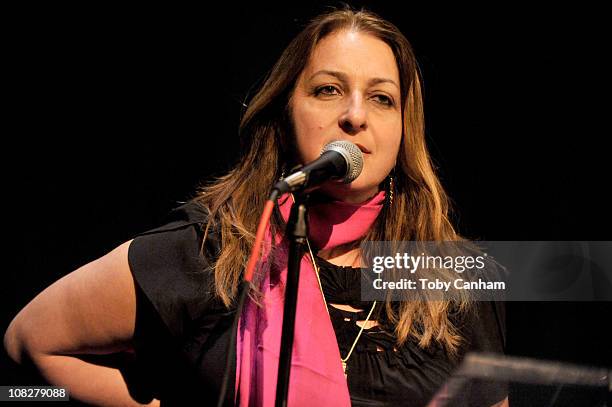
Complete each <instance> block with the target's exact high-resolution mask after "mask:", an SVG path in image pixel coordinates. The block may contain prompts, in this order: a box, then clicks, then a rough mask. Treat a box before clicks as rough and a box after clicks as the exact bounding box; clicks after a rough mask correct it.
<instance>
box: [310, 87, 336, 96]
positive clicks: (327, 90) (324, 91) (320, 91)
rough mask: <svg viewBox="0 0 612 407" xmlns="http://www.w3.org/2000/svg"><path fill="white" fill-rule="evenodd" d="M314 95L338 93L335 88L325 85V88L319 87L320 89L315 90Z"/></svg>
mask: <svg viewBox="0 0 612 407" xmlns="http://www.w3.org/2000/svg"><path fill="white" fill-rule="evenodd" d="M315 94H316V95H317V96H318V95H338V94H340V92H339V91H338V89H336V87H335V86H331V85H327V86H321V87H320V88H317V90H316V91H315Z"/></svg>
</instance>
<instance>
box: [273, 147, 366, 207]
mask: <svg viewBox="0 0 612 407" xmlns="http://www.w3.org/2000/svg"><path fill="white" fill-rule="evenodd" d="M362 169H363V154H362V153H361V150H360V149H359V147H357V146H356V145H355V144H353V143H351V142H350V141H341V140H338V141H332V142H330V143H328V144H327V145H326V146H325V147H323V150H321V155H320V156H319V158H317V159H316V160H314V161H312V162H311V163H309V164H306V165H304V166H302V167H301V168H299V169H298V170H297V171H295V172H293V173H292V174H291V175H289V176H287V177H286V178H285V179H283V180H281V181H278V182H277V183H276V184H274V188H273V190H276V191H277V193H278V195H277V196H280V195H282V194H284V193H285V192H294V191H297V190H301V189H304V190H306V189H310V190H312V189H315V188H317V187H319V186H320V185H321V184H323V183H324V182H325V181H328V180H338V179H342V182H343V183H345V184H349V183H351V182H353V181H354V180H355V179H356V178H357V177H358V176H359V174H361V170H362Z"/></svg>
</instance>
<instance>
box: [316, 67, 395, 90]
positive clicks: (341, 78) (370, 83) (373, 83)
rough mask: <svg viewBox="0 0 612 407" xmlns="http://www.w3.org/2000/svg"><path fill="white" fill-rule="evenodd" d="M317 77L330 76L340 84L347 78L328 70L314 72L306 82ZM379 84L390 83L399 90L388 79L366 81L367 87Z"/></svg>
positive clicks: (344, 75) (341, 73)
mask: <svg viewBox="0 0 612 407" xmlns="http://www.w3.org/2000/svg"><path fill="white" fill-rule="evenodd" d="M317 75H331V76H335V77H336V78H338V79H339V80H340V81H341V82H345V83H346V82H348V76H347V75H346V74H345V73H344V72H339V71H330V70H328V69H322V70H320V71H317V72H315V73H314V74H313V75H312V76H311V77H310V78H309V79H308V80H309V81H310V80H312V79H313V78H314V77H315V76H317ZM379 83H390V84H392V85H395V86H396V87H397V88H398V89H399V88H400V87H399V85H398V84H397V83H395V81H394V80H392V79H388V78H372V79H370V80H369V81H368V85H369V86H373V85H377V84H379Z"/></svg>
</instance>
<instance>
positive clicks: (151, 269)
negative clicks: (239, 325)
mask: <svg viewBox="0 0 612 407" xmlns="http://www.w3.org/2000/svg"><path fill="white" fill-rule="evenodd" d="M205 222H206V212H205V210H204V209H203V208H200V207H199V206H198V205H196V204H192V203H190V204H186V205H183V206H181V207H179V208H177V209H176V210H174V211H173V212H172V213H171V215H170V218H169V219H168V222H167V223H166V224H165V225H164V226H162V227H160V228H157V229H153V230H150V231H147V232H145V233H142V234H140V235H138V236H137V237H136V238H135V239H134V240H133V242H132V243H131V245H130V249H129V255H128V259H129V264H130V268H131V271H132V274H133V276H134V280H135V282H136V297H137V307H136V327H135V333H134V349H135V359H136V365H135V366H136V368H135V372H136V373H133V374H132V375H133V376H135V377H137V380H133V381H128V386H129V388H130V391H131V392H132V395H133V396H134V397H135V398H136V399H137V400H139V401H142V402H145V401H147V400H150V399H151V398H153V397H155V398H158V399H160V400H161V405H162V407H166V406H170V405H196V403H199V405H213V404H214V403H216V400H217V394H218V389H219V388H220V383H221V379H222V377H223V371H224V367H225V355H226V348H227V343H228V341H229V332H230V328H231V323H232V319H233V317H234V314H235V309H230V310H228V309H226V308H225V307H224V306H223V304H222V303H221V301H220V300H219V299H217V298H215V297H214V295H213V293H214V289H213V286H212V284H213V281H214V280H213V277H214V276H213V270H212V269H211V267H210V261H209V259H214V258H216V256H218V255H219V252H220V246H219V236H218V234H217V233H215V231H214V230H210V231H209V235H208V238H207V240H206V243H205V246H204V252H203V253H204V255H201V254H200V253H201V251H200V249H201V245H202V239H203V227H204V226H205ZM316 261H317V265H318V266H319V271H320V276H321V284H322V286H323V291H324V293H325V297H326V299H327V302H328V304H330V303H335V304H347V305H351V306H353V307H354V308H357V309H363V311H361V312H359V313H355V312H349V311H343V310H340V309H338V308H335V307H333V306H328V308H329V311H330V316H331V320H332V325H333V327H334V331H335V333H336V337H337V340H338V347H339V349H340V354H341V356H342V357H345V356H346V355H347V354H348V351H349V349H350V347H351V345H352V344H353V341H354V340H355V338H356V336H357V334H358V333H359V329H360V328H359V326H357V324H356V323H355V322H356V321H360V320H365V319H366V316H367V313H368V312H369V310H370V308H371V306H372V303H368V302H362V301H360V296H361V291H360V273H359V269H355V268H351V267H341V266H336V265H333V264H331V263H329V262H327V261H325V260H324V259H321V258H319V257H317V259H316ZM476 304H477V305H476V307H475V312H472V313H470V315H469V316H468V317H467V318H466V319H465V320H464V321H462V322H461V329H462V333H463V336H464V337H465V338H466V340H467V342H466V344H465V346H463V347H462V350H461V354H464V353H465V352H467V351H484V352H497V353H503V350H504V344H505V320H504V319H505V314H504V308H503V305H502V304H501V303H490V302H478V303H476ZM379 305H382V304H380V303H377V306H376V308H375V310H374V312H373V314H372V317H371V320H376V321H378V322H379V326H376V327H373V328H370V329H367V330H366V329H364V331H363V334H362V336H361V338H360V339H359V341H358V342H357V345H356V347H355V350H354V351H353V353H352V355H351V357H350V359H349V361H348V369H347V371H348V387H349V393H350V396H351V401H352V405H353V406H386V405H390V406H399V405H405V406H424V405H426V403H427V401H428V400H429V399H430V398H431V397H432V395H433V394H434V393H435V391H436V390H437V389H438V388H439V387H440V386H441V385H442V384H443V383H444V382H445V381H446V380H447V379H448V377H449V376H450V374H451V372H452V371H453V369H454V368H455V367H456V366H457V363H458V361H452V360H450V359H449V358H448V357H447V356H446V353H445V352H444V351H443V349H442V348H441V347H439V346H432V347H431V348H430V349H427V350H423V349H421V348H419V347H418V346H417V345H416V343H414V342H413V341H409V342H407V343H406V344H405V345H404V346H402V347H400V348H399V349H397V348H396V347H395V346H394V340H393V336H392V335H391V334H390V332H392V329H391V327H390V325H389V324H388V323H387V322H386V320H385V318H384V313H380V311H381V310H382V307H381V306H379ZM232 366H233V367H232V368H233V371H232V373H231V375H230V387H229V389H234V387H235V369H236V367H235V366H236V365H235V360H232ZM472 387H474V388H472V389H470V388H467V389H466V390H465V392H464V396H465V398H466V400H465V401H464V405H470V406H472V405H473V406H489V405H491V404H494V403H495V402H498V401H500V400H502V399H503V398H504V397H505V396H506V394H507V390H506V388H505V386H503V385H495V386H494V385H485V384H483V383H480V384H473V385H472ZM228 399H233V391H230V392H228ZM468 399H470V400H471V401H470V402H468V401H467V400H468ZM455 405H456V404H455Z"/></svg>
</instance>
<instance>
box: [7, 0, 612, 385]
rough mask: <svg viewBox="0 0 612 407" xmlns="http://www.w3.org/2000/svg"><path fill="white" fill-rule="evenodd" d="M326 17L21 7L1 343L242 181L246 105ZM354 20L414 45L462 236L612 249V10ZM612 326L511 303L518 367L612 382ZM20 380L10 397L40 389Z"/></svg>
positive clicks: (292, 11) (565, 309)
mask: <svg viewBox="0 0 612 407" xmlns="http://www.w3.org/2000/svg"><path fill="white" fill-rule="evenodd" d="M398 3H400V2H398ZM326 4H330V3H328V2H327V3H308V5H305V4H304V5H295V4H290V5H289V4H287V5H285V6H274V7H273V6H266V5H250V6H243V5H238V4H234V3H232V4H231V5H228V6H227V7H226V8H225V9H224V8H223V7H214V8H213V7H211V8H208V9H206V8H201V9H189V8H181V7H172V8H170V7H169V6H167V5H166V6H160V7H154V6H150V5H148V6H143V7H142V8H136V7H134V6H132V7H130V8H126V7H112V8H111V7H108V6H102V5H100V6H97V7H96V6H92V5H89V6H87V7H82V6H75V7H66V8H57V6H54V7H53V8H48V6H47V7H46V8H40V7H34V6H27V7H22V8H20V9H19V10H5V12H4V13H3V15H4V17H2V19H3V20H4V23H5V24H4V27H5V28H4V31H5V35H4V36H3V37H4V41H3V43H4V44H3V47H2V48H3V50H2V54H3V55H2V60H3V62H2V66H3V71H4V73H3V74H2V76H3V81H2V82H3V85H2V87H3V99H4V103H3V105H4V109H3V110H4V115H3V116H4V117H5V119H4V120H3V122H4V126H3V135H4V137H3V140H4V145H3V148H2V151H3V157H4V160H3V164H2V166H3V168H2V174H3V178H4V188H3V189H4V202H5V204H6V205H7V207H6V209H5V220H4V221H3V224H4V230H5V237H6V243H5V251H4V258H5V260H9V261H7V262H6V263H5V264H6V265H7V266H6V267H5V273H6V274H5V277H4V279H3V281H4V283H3V284H2V288H1V292H0V294H1V296H2V300H3V305H2V314H1V318H2V319H1V321H0V327H1V328H2V332H3V331H4V329H5V328H6V327H7V326H8V323H9V322H10V320H11V319H12V317H13V316H14V315H15V314H16V313H17V312H18V311H19V310H20V309H21V308H22V307H23V306H24V305H25V304H27V302H29V301H30V300H31V299H32V298H33V297H34V296H35V295H36V294H37V293H38V292H40V291H41V290H43V289H44V288H45V287H46V286H48V285H49V284H50V283H52V282H53V281H55V280H56V279H58V278H59V277H61V276H62V275H64V274H66V273H68V272H70V271H72V270H74V269H75V268H77V267H79V266H81V265H83V264H85V263H87V262H89V261H91V260H93V259H95V258H97V257H99V256H101V255H103V254H105V253H106V252H108V251H109V250H111V249H112V248H114V247H116V246H117V245H119V244H120V243H122V242H124V241H126V240H128V239H130V238H131V237H132V236H133V235H134V234H136V233H138V232H141V231H144V230H146V229H149V228H152V227H154V226H156V225H157V224H158V222H160V221H161V219H162V218H163V216H164V215H165V214H166V213H167V211H168V210H170V209H171V208H173V207H174V206H176V205H177V202H178V201H183V200H185V199H187V198H189V197H190V196H191V194H192V191H193V189H194V187H195V185H196V184H197V183H198V182H199V181H200V180H204V179H207V178H208V177H210V176H212V175H219V174H222V173H223V172H224V171H225V170H227V169H228V168H230V167H231V165H232V163H234V162H235V160H236V159H237V145H238V139H237V129H238V122H239V118H240V113H241V104H242V103H243V101H244V100H245V98H247V97H248V95H249V94H252V92H253V89H254V88H255V87H256V86H257V85H258V84H260V83H261V80H262V79H263V78H264V77H265V74H266V73H267V71H268V69H270V68H271V66H272V64H273V63H274V61H275V60H276V59H277V58H278V57H279V56H280V53H281V52H282V49H283V48H284V47H285V46H286V45H287V44H288V43H289V41H290V40H291V38H292V37H293V36H294V35H295V34H297V33H298V32H299V31H300V29H301V27H302V26H303V25H305V23H306V22H307V21H308V19H309V18H310V17H312V16H314V15H316V14H318V12H320V11H322V10H324V7H323V6H324V5H326ZM331 4H335V3H331ZM336 4H337V3H336ZM352 4H353V5H355V6H361V5H364V4H365V5H366V6H367V7H368V8H369V9H370V10H373V11H375V12H378V13H379V14H381V15H382V16H383V17H385V18H387V19H389V20H390V21H391V22H393V23H395V24H396V25H397V26H398V27H399V28H400V30H401V31H402V32H403V33H404V34H405V35H406V37H407V38H408V39H409V40H410V41H411V43H412V44H413V47H414V49H415V52H416V54H417V57H418V60H419V63H420V66H421V69H422V73H423V76H424V87H425V97H426V105H425V109H426V110H425V114H426V119H427V139H428V144H429V147H430V151H431V153H432V155H433V158H434V161H435V163H436V165H437V166H438V167H439V174H440V177H441V179H442V182H443V184H444V185H445V187H446V188H447V190H448V192H449V194H450V195H451V197H452V198H453V201H454V205H455V208H456V216H455V219H456V223H457V225H458V227H459V230H460V232H461V233H463V234H464V235H465V236H467V237H470V238H479V239H486V240H611V239H610V232H609V231H610V214H609V210H608V208H609V204H608V202H609V198H608V195H607V190H608V189H609V181H608V175H609V173H610V171H609V160H610V159H609V157H608V154H607V147H606V146H607V145H608V143H607V140H606V138H607V137H609V128H608V126H607V123H604V115H605V113H607V112H604V107H607V105H608V103H607V91H606V90H605V87H604V82H605V75H604V74H605V72H606V69H605V68H604V66H603V61H604V60H605V59H606V53H607V47H605V46H604V45H605V40H604V36H603V35H604V26H603V22H602V21H601V17H600V16H602V15H603V12H602V10H597V9H590V8H589V7H588V6H582V7H581V8H580V9H575V8H572V7H570V6H567V7H566V8H560V7H559V6H558V5H556V6H555V7H554V8H553V7H550V8H542V9H537V10H536V9H534V8H533V6H528V5H520V4H518V3H516V4H512V5H510V4H508V5H507V6H505V7H503V6H500V7H499V8H497V9H493V8H490V7H480V6H479V7H477V6H472V7H471V8H469V7H456V6H455V7H453V8H449V7H448V6H442V4H438V5H432V6H428V7H425V6H423V5H421V4H418V3H411V2H401V4H395V3H394V2H389V3H381V2H353V3H352ZM7 243H8V244H9V246H8V247H7V246H6V244H7ZM610 310H611V308H610V303H605V302H602V303H546V304H543V303H509V304H508V354H512V355H525V356H532V357H537V358H541V359H551V360H563V361H570V362H576V363H580V364H589V365H597V366H610V365H612V355H611V351H610V348H611V346H610V343H611V342H612V341H611V340H610V336H609V329H608V325H610V317H609V314H608V313H609V311H610ZM5 366H9V365H8V364H7V362H5V357H4V356H3V360H2V366H1V367H2V376H0V378H1V380H0V384H9V383H11V384H12V383H15V382H17V383H19V384H27V383H24V380H26V379H27V376H23V373H19V374H18V373H17V372H16V371H15V370H13V369H14V367H11V368H10V369H8V368H6V369H5ZM9 370H10V371H9ZM32 380H33V379H32Z"/></svg>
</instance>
